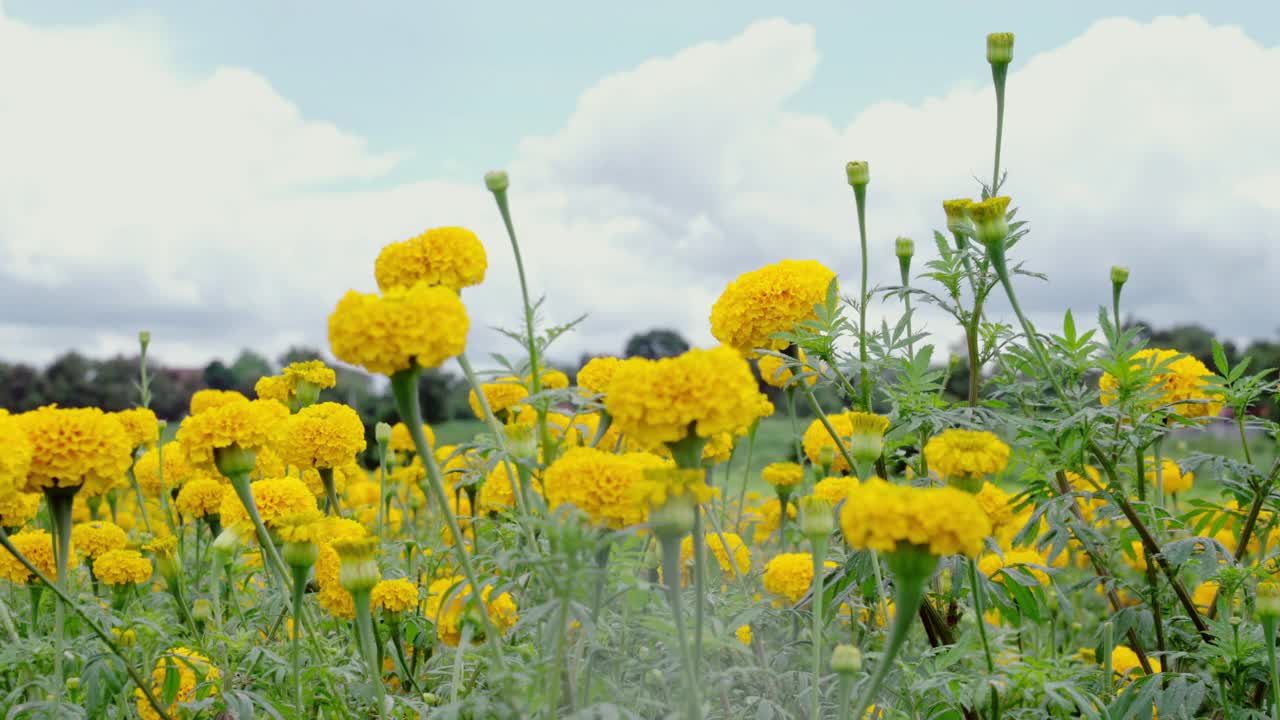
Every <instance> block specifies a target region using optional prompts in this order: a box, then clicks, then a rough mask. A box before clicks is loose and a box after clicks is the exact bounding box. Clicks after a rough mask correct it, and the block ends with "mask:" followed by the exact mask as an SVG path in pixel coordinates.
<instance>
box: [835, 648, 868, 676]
mask: <svg viewBox="0 0 1280 720" xmlns="http://www.w3.org/2000/svg"><path fill="white" fill-rule="evenodd" d="M831 669H832V670H834V671H835V672H837V673H839V674H841V675H852V674H854V673H856V672H860V671H861V670H862V652H861V651H860V650H858V648H856V647H854V646H852V645H837V646H836V649H835V650H833V651H832V652H831Z"/></svg>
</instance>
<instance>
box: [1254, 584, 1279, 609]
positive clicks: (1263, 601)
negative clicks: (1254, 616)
mask: <svg viewBox="0 0 1280 720" xmlns="http://www.w3.org/2000/svg"><path fill="white" fill-rule="evenodd" d="M1258 614H1259V615H1261V616H1262V617H1264V618H1276V617H1280V583H1277V582H1275V581H1274V580H1267V581H1264V582H1260V583H1258Z"/></svg>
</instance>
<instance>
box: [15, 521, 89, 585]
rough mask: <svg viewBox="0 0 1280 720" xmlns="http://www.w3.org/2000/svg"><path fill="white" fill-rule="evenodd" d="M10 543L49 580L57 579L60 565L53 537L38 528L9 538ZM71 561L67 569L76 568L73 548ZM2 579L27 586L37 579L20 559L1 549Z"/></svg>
mask: <svg viewBox="0 0 1280 720" xmlns="http://www.w3.org/2000/svg"><path fill="white" fill-rule="evenodd" d="M9 541H10V542H12V543H13V547H14V548H16V549H17V551H18V552H19V553H21V554H22V556H23V557H25V558H26V559H27V560H28V561H30V562H31V564H32V565H35V566H36V568H37V569H38V570H39V571H40V572H42V573H44V574H45V576H46V577H48V578H49V579H51V580H52V579H55V578H57V576H58V565H57V562H56V560H55V558H54V555H53V536H52V535H50V534H49V533H48V531H46V530H40V529H38V528H28V529H26V530H23V531H21V532H19V533H17V534H16V535H11V536H9ZM71 552H72V554H71V559H70V560H69V562H68V563H67V567H69V568H70V567H74V566H75V565H76V560H75V547H74V546H72V551H71ZM0 578H4V579H5V580H8V581H9V582H11V583H13V584H15V585H26V584H27V583H28V582H30V581H31V580H33V579H34V578H35V576H34V575H32V574H31V573H30V572H28V571H27V568H26V567H24V566H23V565H22V563H20V562H18V558H16V557H14V556H13V555H10V554H9V551H8V550H7V549H5V548H0Z"/></svg>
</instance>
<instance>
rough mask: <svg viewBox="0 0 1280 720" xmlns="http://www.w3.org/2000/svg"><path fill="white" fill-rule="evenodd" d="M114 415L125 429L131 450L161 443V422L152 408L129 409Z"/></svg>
mask: <svg viewBox="0 0 1280 720" xmlns="http://www.w3.org/2000/svg"><path fill="white" fill-rule="evenodd" d="M112 415H115V417H116V419H117V420H119V421H120V425H121V426H122V427H124V432H125V435H127V436H128V437H129V446H130V447H131V448H133V449H137V448H140V447H149V448H150V447H155V445H156V443H157V442H159V440H160V422H159V421H158V420H157V419H156V414H155V413H154V412H152V411H151V409H150V408H141V407H139V408H129V409H128V410H121V411H120V412H116V413H112Z"/></svg>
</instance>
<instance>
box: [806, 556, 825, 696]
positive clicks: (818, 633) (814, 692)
mask: <svg viewBox="0 0 1280 720" xmlns="http://www.w3.org/2000/svg"><path fill="white" fill-rule="evenodd" d="M809 542H810V544H811V545H812V548H811V549H812V550H813V612H812V615H813V617H812V618H811V620H812V623H813V626H812V627H813V629H812V630H811V633H812V635H813V637H812V638H810V640H811V644H812V646H813V664H812V671H813V679H812V680H811V681H810V687H809V719H810V720H819V718H820V717H821V715H820V712H821V706H822V703H821V700H822V634H823V625H824V622H823V620H824V617H823V612H822V600H823V597H822V595H823V584H824V583H825V582H826V574H827V573H826V567H825V564H824V563H825V561H826V559H827V542H828V537H827V536H826V535H815V536H814V537H812V538H810V540H809Z"/></svg>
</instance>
